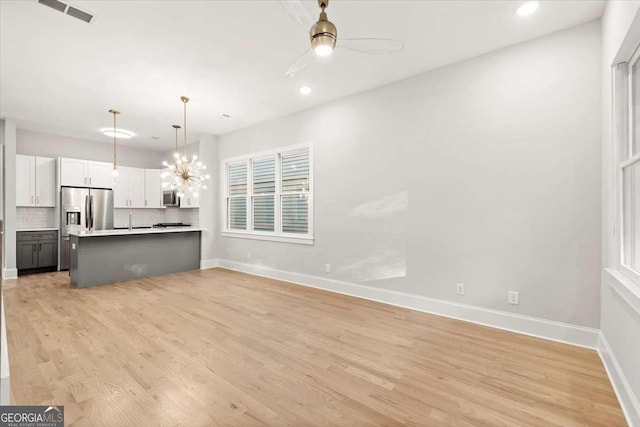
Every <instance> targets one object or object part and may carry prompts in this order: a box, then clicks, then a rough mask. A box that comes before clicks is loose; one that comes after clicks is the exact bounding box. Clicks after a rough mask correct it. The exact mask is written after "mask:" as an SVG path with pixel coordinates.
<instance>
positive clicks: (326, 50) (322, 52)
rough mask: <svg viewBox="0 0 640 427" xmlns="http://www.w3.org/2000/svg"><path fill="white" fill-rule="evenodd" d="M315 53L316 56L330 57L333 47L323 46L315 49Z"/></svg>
mask: <svg viewBox="0 0 640 427" xmlns="http://www.w3.org/2000/svg"><path fill="white" fill-rule="evenodd" d="M313 53H315V54H316V56H329V55H331V54H332V53H333V47H331V46H327V45H323V44H321V45H318V46H316V47H314V48H313Z"/></svg>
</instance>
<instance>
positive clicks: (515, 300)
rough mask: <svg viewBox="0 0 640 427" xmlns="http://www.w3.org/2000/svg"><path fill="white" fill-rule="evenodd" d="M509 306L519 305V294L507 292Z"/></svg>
mask: <svg viewBox="0 0 640 427" xmlns="http://www.w3.org/2000/svg"><path fill="white" fill-rule="evenodd" d="M509 304H513V305H518V304H520V292H516V291H509Z"/></svg>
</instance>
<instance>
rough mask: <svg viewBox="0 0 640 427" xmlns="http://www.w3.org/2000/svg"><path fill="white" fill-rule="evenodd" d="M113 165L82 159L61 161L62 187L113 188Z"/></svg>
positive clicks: (64, 159) (62, 159) (63, 159)
mask: <svg viewBox="0 0 640 427" xmlns="http://www.w3.org/2000/svg"><path fill="white" fill-rule="evenodd" d="M112 168H113V165H112V163H107V162H94V161H91V160H80V159H68V158H61V159H60V185H67V186H70V187H92V188H111V184H112V180H111V170H112Z"/></svg>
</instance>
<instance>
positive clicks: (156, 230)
mask: <svg viewBox="0 0 640 427" xmlns="http://www.w3.org/2000/svg"><path fill="white" fill-rule="evenodd" d="M189 231H204V229H203V228H199V227H168V228H138V229H135V228H134V229H133V230H129V229H126V230H93V231H70V232H69V235H70V236H77V237H103V236H130V235H133V234H163V233H185V232H189Z"/></svg>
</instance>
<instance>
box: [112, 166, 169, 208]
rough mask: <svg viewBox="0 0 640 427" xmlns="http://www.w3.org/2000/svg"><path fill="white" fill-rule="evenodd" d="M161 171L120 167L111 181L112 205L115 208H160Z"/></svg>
mask: <svg viewBox="0 0 640 427" xmlns="http://www.w3.org/2000/svg"><path fill="white" fill-rule="evenodd" d="M161 173H162V170H161V169H139V168H129V167H124V166H120V167H119V168H118V176H117V177H116V178H114V180H113V205H114V207H116V208H161V207H162V178H161Z"/></svg>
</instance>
